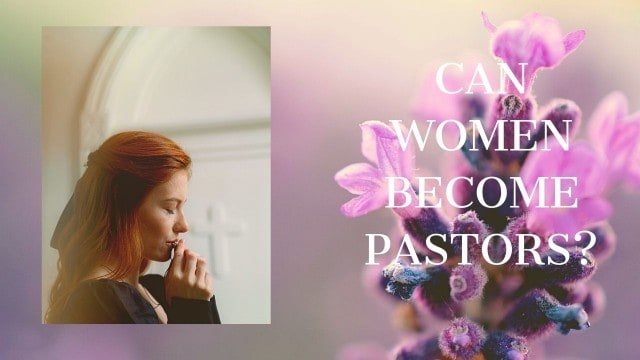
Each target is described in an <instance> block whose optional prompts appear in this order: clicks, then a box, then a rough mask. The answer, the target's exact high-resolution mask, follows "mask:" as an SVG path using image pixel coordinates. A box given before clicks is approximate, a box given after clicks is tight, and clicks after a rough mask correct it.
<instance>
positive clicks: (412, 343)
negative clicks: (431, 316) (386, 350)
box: [391, 336, 442, 360]
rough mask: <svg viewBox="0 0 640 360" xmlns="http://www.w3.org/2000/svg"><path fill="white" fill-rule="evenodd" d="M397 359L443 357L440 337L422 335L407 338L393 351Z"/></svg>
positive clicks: (420, 359)
mask: <svg viewBox="0 0 640 360" xmlns="http://www.w3.org/2000/svg"><path fill="white" fill-rule="evenodd" d="M391 354H392V356H391V358H392V359H395V360H430V359H440V358H442V352H441V351H440V347H439V346H438V338H437V337H435V336H433V337H427V336H422V337H419V338H417V339H411V340H406V341H405V342H403V343H402V344H400V345H398V346H397V347H396V348H395V349H394V350H393V351H392V352H391Z"/></svg>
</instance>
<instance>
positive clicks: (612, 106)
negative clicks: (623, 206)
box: [589, 92, 640, 189]
mask: <svg viewBox="0 0 640 360" xmlns="http://www.w3.org/2000/svg"><path fill="white" fill-rule="evenodd" d="M589 139H590V140H591V144H592V145H593V147H594V148H595V150H596V152H597V153H598V155H599V156H600V157H601V158H602V159H604V160H605V162H606V164H607V172H606V173H607V174H608V177H609V180H610V181H609V184H608V186H609V187H610V186H611V185H613V184H615V183H616V182H626V183H628V184H630V185H632V186H633V187H635V188H636V189H640V141H638V139H640V112H636V113H635V114H632V115H628V110H627V98H626V97H625V96H624V95H623V94H622V93H619V92H614V93H611V94H609V95H608V96H607V97H605V98H604V99H603V100H602V101H601V102H600V103H599V104H598V106H597V107H596V110H595V111H594V113H593V115H592V117H591V121H590V123H589Z"/></svg>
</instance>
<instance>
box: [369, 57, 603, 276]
mask: <svg viewBox="0 0 640 360" xmlns="http://www.w3.org/2000/svg"><path fill="white" fill-rule="evenodd" d="M519 65H520V70H521V74H520V78H518V77H516V75H515V74H514V73H513V72H512V71H511V69H510V68H509V66H507V65H506V64H504V63H498V64H497V66H498V68H499V70H500V88H499V89H498V90H497V91H494V89H493V88H492V87H491V85H490V82H489V79H488V77H487V74H486V72H485V70H484V68H483V66H482V64H477V65H476V68H475V72H474V75H473V77H472V78H471V81H470V82H469V84H468V86H467V87H466V88H464V87H460V88H458V89H447V88H446V87H445V85H444V84H445V81H444V80H443V79H444V77H445V76H446V73H447V71H456V70H457V71H462V70H463V68H464V64H461V63H445V64H443V65H441V66H440V67H439V68H438V71H437V73H436V79H435V81H436V84H437V86H438V88H439V89H440V91H442V92H443V93H446V94H457V93H461V92H464V93H465V94H473V93H474V89H475V90H477V89H478V88H480V89H482V91H483V93H485V94H506V91H505V82H506V80H507V79H508V80H509V81H510V82H511V83H512V85H513V86H512V88H514V89H516V90H517V91H518V92H519V93H521V94H522V93H524V91H525V84H524V79H525V68H526V66H527V64H526V63H520V64H519ZM571 121H572V120H571V119H566V120H562V121H560V122H555V123H554V122H553V121H551V120H539V121H538V120H532V119H515V120H497V121H496V122H495V124H494V126H493V128H492V129H489V131H487V129H485V127H484V126H483V123H482V120H479V119H471V120H469V123H468V125H467V126H464V125H463V124H462V123H461V122H460V121H459V120H458V119H444V120H442V121H436V120H426V127H425V128H424V129H423V130H420V129H419V127H418V124H417V123H416V121H415V120H412V121H410V123H409V124H408V126H407V124H406V123H405V122H404V121H403V120H389V122H390V123H391V125H392V127H393V130H394V131H395V133H396V136H397V138H398V141H399V144H400V147H401V149H402V151H406V150H407V147H408V146H409V145H410V143H411V142H412V143H414V144H415V146H416V147H417V149H419V150H420V151H424V149H425V146H426V145H427V143H428V142H430V141H435V143H436V144H437V145H438V146H439V147H440V148H441V149H442V150H445V151H460V150H462V151H463V153H465V156H473V153H474V152H479V151H488V150H489V148H490V146H491V150H492V151H549V150H550V146H549V139H550V138H552V139H553V140H554V141H555V142H557V144H559V146H561V147H562V149H563V150H565V151H567V150H569V146H570V144H569V139H570V137H569V133H570V131H569V128H570V126H571ZM507 123H509V124H508V125H510V126H509V131H505V124H507ZM558 123H559V124H560V126H564V127H565V128H564V129H558V127H557V126H556V124H558ZM403 128H405V129H408V130H406V131H403ZM561 130H563V131H561ZM451 133H453V134H456V135H457V139H456V136H451V135H450V134H451ZM536 133H537V134H544V137H543V139H544V141H543V142H540V143H539V142H537V141H536V140H537V139H535V138H534V134H536ZM507 137H508V141H505V140H507ZM507 144H508V145H507ZM539 145H541V146H539ZM506 178H508V181H510V182H512V184H510V185H512V186H510V188H511V189H513V193H512V195H513V196H512V197H511V198H512V201H511V202H510V203H509V204H507V205H508V206H509V207H511V208H518V207H519V204H524V205H525V206H527V207H530V206H534V207H538V208H577V207H578V199H577V198H576V197H574V195H575V191H576V188H577V186H578V179H577V177H539V178H538V179H537V181H536V182H535V184H534V186H533V187H532V188H529V189H527V187H526V186H525V184H524V182H523V180H522V178H520V177H513V176H511V177H506ZM385 179H386V184H387V194H388V202H387V204H386V207H387V208H391V209H398V208H406V207H409V206H412V207H417V208H441V207H442V205H443V200H444V201H446V202H447V203H448V204H449V205H451V206H452V207H455V208H458V209H461V208H467V207H470V206H472V205H474V204H473V202H467V203H464V204H459V203H458V202H457V200H456V199H455V198H454V196H453V194H454V188H455V187H456V185H458V183H467V184H468V185H470V186H472V187H475V188H476V198H477V201H478V203H479V205H481V206H483V207H486V208H496V207H501V206H504V205H505V202H506V201H507V198H508V196H507V195H508V193H507V191H508V190H507V188H508V186H507V184H506V183H505V180H504V179H502V178H499V177H494V176H489V177H485V178H482V179H481V180H480V181H479V182H478V183H477V184H474V179H473V178H472V177H464V176H459V177H454V178H452V179H450V180H449V181H448V182H447V183H446V184H443V182H442V178H441V177H433V176H427V177H419V176H418V177H415V178H413V179H408V178H406V177H385ZM486 186H490V187H491V188H492V189H498V191H499V195H498V196H497V199H496V197H495V196H492V197H491V198H492V200H491V199H486V198H485V191H484V190H485V187H486ZM438 194H444V199H443V198H439V197H438ZM416 197H417V204H416V203H415V202H414V201H412V199H415V198H416ZM570 235H572V234H551V235H550V236H548V237H547V240H548V250H551V251H553V252H556V253H557V254H559V255H560V256H561V257H562V259H561V261H556V260H557V258H556V260H554V257H545V258H546V260H547V262H546V263H545V262H544V261H543V260H542V258H541V256H540V254H539V253H538V251H537V249H538V248H539V247H540V245H541V243H542V239H541V238H540V236H538V235H537V234H518V235H517V249H513V248H512V247H513V245H512V243H511V241H510V239H509V238H508V237H507V236H506V235H504V234H501V233H495V234H487V236H486V237H485V238H484V239H480V237H479V235H478V234H455V233H451V234H448V233H447V234H445V233H433V234H429V235H428V236H426V237H425V239H420V240H423V241H424V242H425V245H426V247H427V249H429V250H430V251H431V252H433V253H435V254H437V255H438V256H439V259H433V258H430V257H429V256H428V255H426V256H425V259H424V262H425V264H426V265H440V264H443V263H445V262H446V261H447V252H446V251H445V250H444V249H443V248H442V247H440V246H438V245H437V243H443V242H449V243H451V244H454V243H456V245H457V246H460V247H461V248H462V256H461V260H460V262H459V265H471V263H470V262H469V256H468V254H469V244H470V243H471V242H474V243H475V244H477V245H480V244H481V249H482V257H483V258H484V260H485V261H486V262H487V263H489V264H492V265H503V264H505V263H507V262H508V261H509V259H510V258H511V255H512V254H513V252H514V250H515V251H516V252H517V254H518V262H517V263H516V265H529V263H528V262H527V260H530V259H533V261H535V263H536V264H538V265H564V264H566V263H567V262H568V261H569V257H570V254H569V252H568V251H567V250H566V248H565V247H563V246H561V245H559V244H560V243H562V242H564V243H568V242H569V241H589V244H590V245H591V244H593V243H594V242H595V237H596V236H595V234H593V233H592V232H591V231H588V230H583V231H580V232H578V233H576V234H575V235H574V236H573V238H570ZM366 237H367V239H368V242H369V256H368V261H367V263H366V264H367V265H378V262H376V257H377V256H379V255H383V254H387V253H388V252H389V251H391V239H390V238H389V236H387V235H385V234H366ZM496 241H500V242H502V243H503V246H504V250H505V251H504V256H503V257H502V259H492V258H491V254H490V252H489V251H488V245H489V244H490V243H492V242H494V243H495V242H496ZM412 244H413V243H412V241H411V238H410V235H409V234H405V235H404V236H403V238H402V241H401V242H400V246H399V248H398V251H397V255H396V257H395V260H396V261H398V259H399V258H401V257H407V258H410V259H411V263H412V264H413V265H419V264H421V261H420V259H419V257H418V255H417V253H416V250H415V248H414V246H413V245H412ZM589 247H590V246H587V247H586V248H589ZM527 253H529V254H531V256H525V255H526V254H527Z"/></svg>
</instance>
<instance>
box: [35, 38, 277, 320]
mask: <svg viewBox="0 0 640 360" xmlns="http://www.w3.org/2000/svg"><path fill="white" fill-rule="evenodd" d="M42 88H43V91H42V128H43V136H42V143H43V145H42V179H43V182H42V186H43V195H42V196H43V201H42V207H43V208H42V214H43V229H42V232H43V239H42V246H43V250H42V312H43V313H42V315H43V317H42V319H43V322H44V323H47V324H75V323H84V324H180V323H182V324H221V323H222V324H269V323H270V322H271V294H270V284H271V274H270V270H271V263H270V260H271V259H270V249H271V243H270V241H271V236H270V224H271V220H270V202H271V199H270V182H269V179H270V149H271V147H270V128H271V127H270V123H271V102H270V101H271V99H270V29H269V28H268V27H162V28H161V27H43V29H42Z"/></svg>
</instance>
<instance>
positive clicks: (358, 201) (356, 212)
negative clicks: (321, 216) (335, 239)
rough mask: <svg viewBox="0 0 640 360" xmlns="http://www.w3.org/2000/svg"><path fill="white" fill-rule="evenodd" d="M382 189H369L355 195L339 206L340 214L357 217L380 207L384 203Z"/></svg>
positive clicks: (385, 198) (384, 196)
mask: <svg viewBox="0 0 640 360" xmlns="http://www.w3.org/2000/svg"><path fill="white" fill-rule="evenodd" d="M386 201H387V197H386V193H385V192H384V191H370V192H366V193H364V194H362V195H360V196H357V197H355V198H353V199H351V200H349V201H348V202H346V203H345V204H343V205H342V207H340V210H341V211H342V214H343V215H345V216H348V217H358V216H362V215H365V214H368V213H370V212H371V211H374V210H377V209H380V208H381V207H383V206H384V205H385V204H386Z"/></svg>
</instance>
